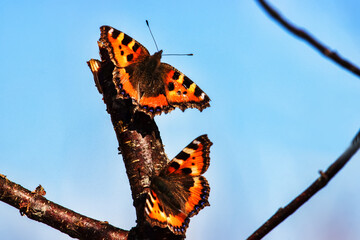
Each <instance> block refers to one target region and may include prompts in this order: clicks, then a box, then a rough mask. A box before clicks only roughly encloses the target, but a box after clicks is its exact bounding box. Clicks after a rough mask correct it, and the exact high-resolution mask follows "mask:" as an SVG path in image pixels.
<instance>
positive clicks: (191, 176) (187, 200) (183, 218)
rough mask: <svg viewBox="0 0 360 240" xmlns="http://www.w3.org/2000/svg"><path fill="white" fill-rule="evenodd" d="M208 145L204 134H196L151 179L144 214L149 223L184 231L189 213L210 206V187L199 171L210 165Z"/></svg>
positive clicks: (197, 211)
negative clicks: (193, 138) (197, 135)
mask: <svg viewBox="0 0 360 240" xmlns="http://www.w3.org/2000/svg"><path fill="white" fill-rule="evenodd" d="M211 145H212V142H211V141H210V140H209V138H208V137H207V135H202V136H200V137H198V138H196V139H195V140H193V141H192V142H191V143H190V144H189V145H187V146H186V147H185V148H184V149H183V150H182V151H181V152H180V153H179V154H178V155H176V157H175V158H174V159H172V160H171V161H170V162H169V163H168V164H167V166H166V167H165V168H164V169H163V170H161V171H160V173H159V175H157V176H155V177H153V178H152V179H151V183H150V189H149V192H148V193H147V197H146V201H145V217H146V219H147V221H148V222H149V223H150V224H151V225H152V226H158V227H162V228H166V227H168V228H169V229H170V230H171V231H172V232H173V233H175V234H177V235H185V232H186V229H187V227H188V226H189V222H190V217H192V216H194V215H196V214H198V213H199V211H200V210H201V209H203V208H204V207H205V206H210V204H209V202H208V198H209V193H210V187H209V184H208V182H207V180H206V178H205V177H203V176H202V174H203V173H205V172H206V170H207V169H208V167H209V165H210V157H209V154H210V146H211Z"/></svg>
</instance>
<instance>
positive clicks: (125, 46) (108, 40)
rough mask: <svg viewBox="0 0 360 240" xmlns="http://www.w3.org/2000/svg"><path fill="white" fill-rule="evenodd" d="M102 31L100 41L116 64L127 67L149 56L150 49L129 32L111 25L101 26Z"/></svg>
mask: <svg viewBox="0 0 360 240" xmlns="http://www.w3.org/2000/svg"><path fill="white" fill-rule="evenodd" d="M100 31H101V36H100V42H101V43H102V44H103V45H104V46H105V47H106V48H107V50H108V52H109V55H110V58H111V60H112V62H113V63H114V65H115V66H117V67H126V66H128V65H130V64H132V63H136V62H139V61H141V60H142V59H143V58H145V57H147V56H149V52H148V50H147V49H146V48H145V47H144V46H143V45H141V44H140V43H139V42H137V41H136V40H135V39H133V38H132V37H130V36H128V35H127V34H125V33H123V32H121V31H119V30H117V29H115V28H112V27H109V26H102V27H100Z"/></svg>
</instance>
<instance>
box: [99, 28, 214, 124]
mask: <svg viewBox="0 0 360 240" xmlns="http://www.w3.org/2000/svg"><path fill="white" fill-rule="evenodd" d="M100 30H101V37H100V41H99V45H100V46H101V47H105V48H106V49H107V51H108V53H109V56H110V59H111V61H112V62H113V63H114V65H115V69H114V71H113V82H114V84H115V88H116V91H117V98H131V99H132V100H133V103H134V105H136V107H137V109H138V110H140V111H143V112H145V113H146V114H148V115H150V116H151V117H153V116H155V115H160V114H161V113H162V112H165V113H168V112H170V111H172V110H174V109H175V107H178V108H180V109H181V110H182V111H184V110H185V109H187V108H197V109H199V110H200V111H202V110H203V109H204V108H206V107H209V106H210V104H209V102H210V98H209V97H208V96H207V95H206V94H205V93H204V92H203V91H202V90H201V89H200V88H199V87H198V86H197V85H196V84H195V83H194V82H193V81H191V80H190V79H189V78H188V77H187V76H185V75H184V74H183V73H181V72H180V71H179V70H177V69H176V68H174V67H172V66H171V65H169V64H167V63H162V62H160V59H161V55H162V50H160V51H159V52H156V53H155V54H154V55H150V54H149V52H148V50H147V49H146V48H145V47H144V46H143V45H141V44H140V43H139V42H137V41H136V40H135V39H133V38H131V37H129V36H128V35H126V34H125V33H123V32H121V31H118V30H116V29H115V28H112V27H109V26H102V27H100Z"/></svg>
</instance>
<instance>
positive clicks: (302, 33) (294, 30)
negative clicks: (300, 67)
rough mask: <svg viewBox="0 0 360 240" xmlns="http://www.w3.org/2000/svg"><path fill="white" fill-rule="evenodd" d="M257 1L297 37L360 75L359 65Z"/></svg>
mask: <svg viewBox="0 0 360 240" xmlns="http://www.w3.org/2000/svg"><path fill="white" fill-rule="evenodd" d="M257 1H258V3H259V4H260V5H261V6H262V7H263V8H264V10H265V11H266V12H267V13H268V14H269V15H270V16H271V17H272V18H274V19H275V20H276V21H277V22H279V23H280V24H281V25H282V26H283V27H284V28H286V29H287V30H288V31H290V32H291V33H293V34H294V35H296V36H297V37H299V38H301V39H303V40H305V41H306V42H308V43H309V44H310V45H312V46H313V47H314V48H316V49H317V50H318V51H319V52H321V53H322V54H323V55H324V56H326V57H327V58H330V59H332V60H333V61H334V62H336V63H337V64H339V65H340V66H342V67H343V68H345V69H347V70H349V71H351V72H352V73H354V74H355V75H357V76H358V77H360V69H359V67H357V66H355V65H354V64H353V63H351V62H350V61H348V60H346V59H344V58H343V57H341V56H340V55H339V54H337V53H336V52H335V51H332V50H330V49H329V48H328V47H325V46H324V45H323V44H322V43H320V42H319V41H318V40H316V39H315V38H314V37H312V36H311V35H310V34H308V33H307V32H306V31H304V30H302V29H300V28H298V27H296V26H294V25H292V24H291V23H289V22H288V21H287V20H285V18H283V17H282V16H281V14H280V13H278V12H277V11H276V10H275V9H274V8H273V7H271V6H270V5H269V4H268V3H267V2H266V1H265V0H257Z"/></svg>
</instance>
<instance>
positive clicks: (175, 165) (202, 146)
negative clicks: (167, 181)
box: [165, 135, 212, 176]
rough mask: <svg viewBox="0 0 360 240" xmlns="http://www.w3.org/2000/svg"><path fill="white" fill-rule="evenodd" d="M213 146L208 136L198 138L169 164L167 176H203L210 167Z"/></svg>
mask: <svg viewBox="0 0 360 240" xmlns="http://www.w3.org/2000/svg"><path fill="white" fill-rule="evenodd" d="M211 145H212V142H211V141H210V140H209V138H208V137H207V135H202V136H200V137H197V138H196V139H195V140H193V141H192V142H191V143H190V144H189V145H187V146H186V147H185V148H184V149H183V150H182V151H181V152H180V153H179V154H178V155H176V157H175V158H174V159H173V160H171V161H170V162H169V164H168V167H167V169H165V171H166V173H165V174H185V175H190V176H199V175H201V174H203V173H204V172H206V170H207V169H208V167H209V165H210V146H211Z"/></svg>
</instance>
